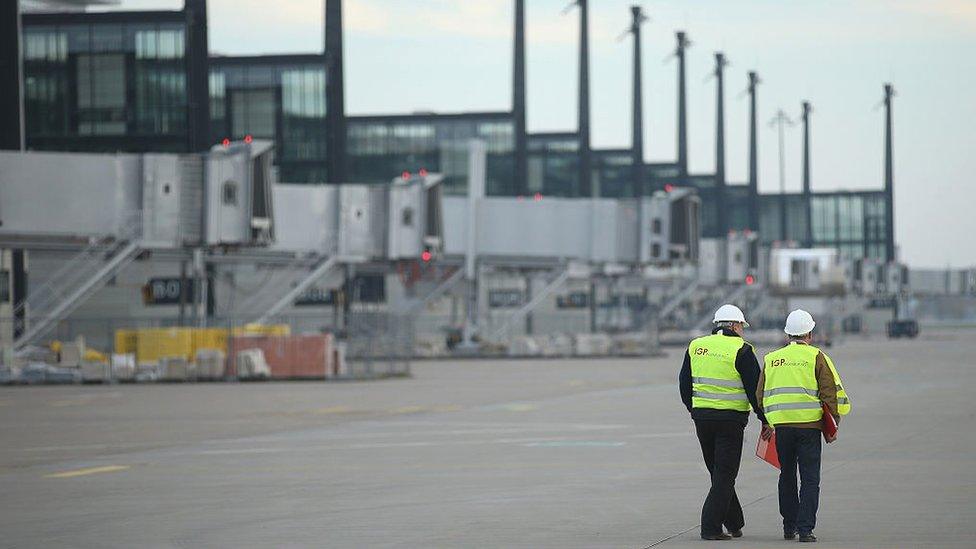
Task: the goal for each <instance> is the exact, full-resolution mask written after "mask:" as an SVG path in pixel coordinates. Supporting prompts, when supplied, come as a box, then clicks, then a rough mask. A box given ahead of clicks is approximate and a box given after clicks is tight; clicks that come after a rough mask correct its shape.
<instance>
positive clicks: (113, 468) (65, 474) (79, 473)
mask: <svg viewBox="0 0 976 549" xmlns="http://www.w3.org/2000/svg"><path fill="white" fill-rule="evenodd" d="M128 468H129V466H128V465H104V466H102V467H88V468H87V469H75V470H73V471H62V472H60V473H51V474H50V475H44V478H73V477H83V476H85V475H97V474H100V473H115V472H117V471H125V470H126V469H128Z"/></svg>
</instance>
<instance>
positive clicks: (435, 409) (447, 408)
mask: <svg viewBox="0 0 976 549" xmlns="http://www.w3.org/2000/svg"><path fill="white" fill-rule="evenodd" d="M463 409H464V407H463V406H458V405H457V404H448V405H446V406H434V407H433V408H431V411H432V412H460V411H461V410H463Z"/></svg>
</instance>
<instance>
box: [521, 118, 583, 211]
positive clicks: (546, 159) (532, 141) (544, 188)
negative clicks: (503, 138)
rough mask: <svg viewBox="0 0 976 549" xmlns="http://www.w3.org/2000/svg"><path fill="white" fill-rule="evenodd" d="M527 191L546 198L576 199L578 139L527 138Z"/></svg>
mask: <svg viewBox="0 0 976 549" xmlns="http://www.w3.org/2000/svg"><path fill="white" fill-rule="evenodd" d="M527 141H528V157H529V158H528V165H529V181H528V191H529V192H530V193H532V194H535V193H542V194H544V195H546V196H564V197H573V196H579V154H578V151H579V138H578V137H577V135H576V134H575V133H539V134H529V136H528V140H527Z"/></svg>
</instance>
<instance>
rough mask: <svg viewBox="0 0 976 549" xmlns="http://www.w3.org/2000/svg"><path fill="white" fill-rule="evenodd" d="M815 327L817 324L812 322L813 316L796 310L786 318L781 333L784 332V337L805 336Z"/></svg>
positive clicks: (801, 310)
mask: <svg viewBox="0 0 976 549" xmlns="http://www.w3.org/2000/svg"><path fill="white" fill-rule="evenodd" d="M816 325H817V323H816V322H814V321H813V316H811V315H810V313H808V312H806V311H804V310H803V309H797V310H795V311H793V312H792V313H790V316H788V317H786V327H785V328H783V331H784V332H786V335H791V336H801V335H807V334H809V333H810V332H812V331H813V327H814V326H816Z"/></svg>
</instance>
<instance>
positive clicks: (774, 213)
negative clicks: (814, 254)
mask: <svg viewBox="0 0 976 549" xmlns="http://www.w3.org/2000/svg"><path fill="white" fill-rule="evenodd" d="M781 203H782V200H781V197H780V195H761V196H760V197H759V212H760V235H761V237H762V242H763V243H765V244H769V243H771V242H773V241H777V240H780V208H781ZM786 208H787V212H786V219H787V239H788V240H794V241H796V242H799V243H801V244H802V243H804V241H805V240H806V229H807V224H806V219H807V218H806V215H807V214H806V201H805V200H804V197H803V195H802V194H788V195H786ZM810 221H811V229H812V237H813V241H812V245H813V246H814V247H824V248H836V249H837V250H839V251H840V254H841V257H843V258H845V259H852V260H853V259H861V258H864V257H868V258H873V259H880V260H884V259H885V234H886V227H885V194H884V193H883V192H881V191H877V192H834V193H814V194H813V195H812V196H811V198H810Z"/></svg>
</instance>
